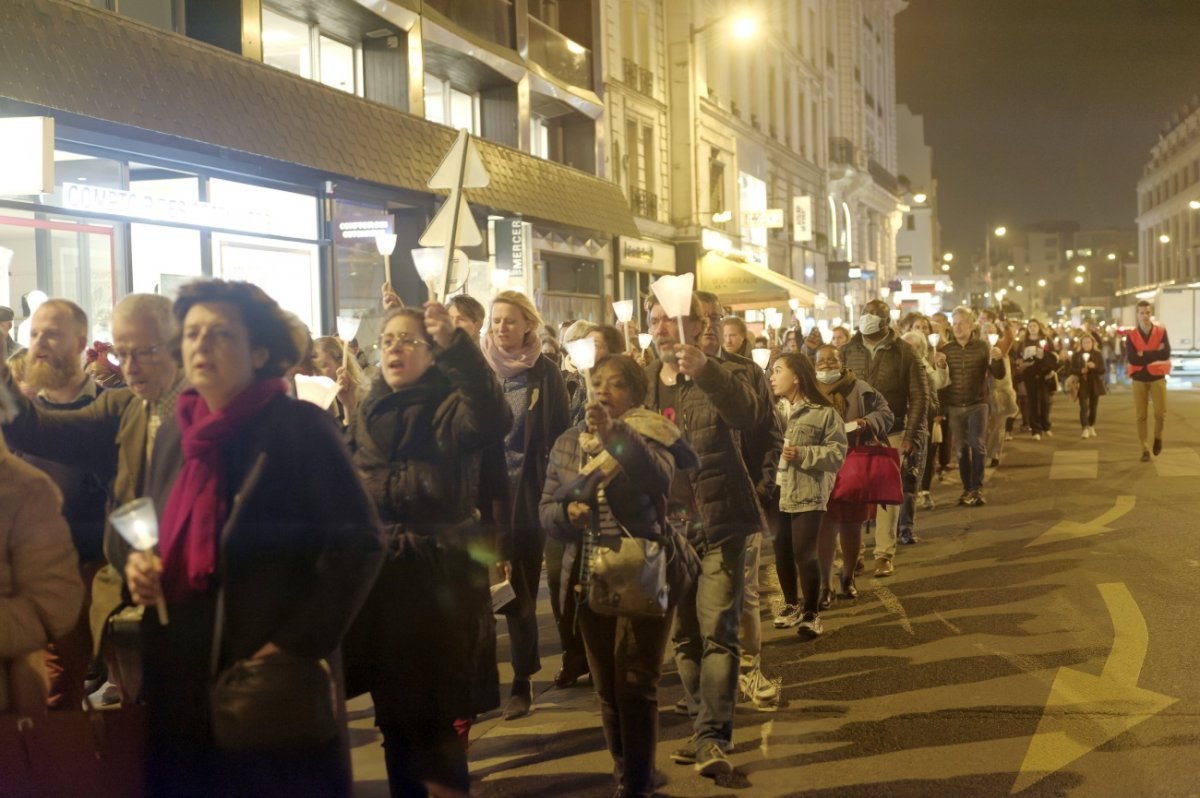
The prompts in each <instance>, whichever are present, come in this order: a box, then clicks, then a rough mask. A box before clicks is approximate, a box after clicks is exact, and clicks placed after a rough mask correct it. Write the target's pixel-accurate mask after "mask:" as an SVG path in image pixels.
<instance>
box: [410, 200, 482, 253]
mask: <svg viewBox="0 0 1200 798" xmlns="http://www.w3.org/2000/svg"><path fill="white" fill-rule="evenodd" d="M453 211H454V204H453V203H452V202H450V200H448V199H447V200H446V201H445V202H443V203H442V207H441V208H439V209H438V212H437V214H436V215H435V216H434V217H433V221H432V222H430V223H429V227H426V228H425V232H424V233H422V234H421V237H420V238H419V239H418V241H419V242H420V244H421V246H423V247H444V246H446V245H447V244H449V243H450V225H452V224H453V223H454V222H453V216H454V213H453ZM482 243H483V236H482V235H481V234H480V232H479V226H478V225H477V224H475V217H474V216H472V215H471V209H470V207H468V205H467V198H466V197H464V196H462V195H461V194H460V195H459V197H458V232H457V234H456V235H455V236H454V246H456V247H477V246H479V245H480V244H482Z"/></svg>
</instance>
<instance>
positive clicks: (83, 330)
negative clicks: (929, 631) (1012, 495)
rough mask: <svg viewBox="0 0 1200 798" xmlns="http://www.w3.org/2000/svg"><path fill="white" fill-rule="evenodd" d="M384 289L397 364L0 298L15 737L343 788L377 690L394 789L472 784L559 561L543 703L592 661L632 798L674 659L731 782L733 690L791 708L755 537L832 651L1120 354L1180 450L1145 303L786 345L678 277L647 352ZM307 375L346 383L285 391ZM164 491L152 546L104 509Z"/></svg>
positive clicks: (181, 305)
mask: <svg viewBox="0 0 1200 798" xmlns="http://www.w3.org/2000/svg"><path fill="white" fill-rule="evenodd" d="M383 307H384V310H385V313H386V315H385V317H384V319H383V321H382V326H381V330H382V332H381V334H380V337H379V340H378V346H377V348H376V349H375V350H374V351H376V352H377V353H378V361H377V362H371V359H370V358H368V357H367V356H366V354H365V353H364V352H361V351H350V348H349V347H350V344H349V342H342V341H340V340H338V339H335V338H330V337H324V338H317V339H316V340H313V339H312V338H311V337H310V335H309V332H308V330H307V329H305V328H304V327H303V325H301V324H300V323H299V322H298V321H297V320H296V319H295V318H294V317H292V316H290V314H287V313H286V312H284V311H283V310H282V309H281V308H280V307H279V305H278V304H277V303H276V302H275V301H274V300H273V299H272V298H270V297H269V296H267V295H266V294H264V293H263V292H262V291H261V290H260V289H259V288H257V287H255V286H253V285H251V284H247V283H236V282H223V281H219V280H204V281H197V282H195V283H192V284H189V285H187V286H185V287H183V288H182V289H181V290H180V292H179V295H178V298H177V299H176V300H175V302H174V303H171V302H170V301H168V300H167V299H165V298H163V297H161V296H153V295H145V294H134V295H130V296H128V297H126V298H125V299H123V300H122V301H121V302H120V303H119V304H118V305H117V306H116V308H115V310H114V314H113V337H114V341H113V342H112V343H111V344H107V343H104V342H96V343H94V344H93V345H92V346H91V347H90V348H89V347H88V339H89V336H88V319H87V318H86V316H85V315H84V313H83V311H82V310H80V308H79V307H78V306H76V305H75V304H74V303H72V302H70V301H67V300H62V299H51V300H49V301H47V302H46V303H44V304H43V305H41V306H40V307H39V308H37V310H36V311H35V312H34V313H33V316H32V319H31V320H30V321H31V323H30V337H29V346H28V348H27V349H19V348H18V347H17V346H16V344H15V342H13V341H11V339H10V338H9V337H8V334H7V332H8V327H11V321H12V314H11V313H8V314H7V316H6V317H4V316H0V322H5V321H6V322H7V323H8V324H7V325H3V324H0V333H3V334H0V354H2V355H4V356H5V358H6V360H7V368H6V369H3V376H4V378H5V379H4V383H3V384H4V385H5V386H6V387H3V388H0V422H3V426H2V430H3V438H2V439H0V613H2V614H3V616H4V618H5V622H4V624H3V625H0V666H2V668H3V671H0V717H12V716H22V717H25V716H28V717H33V716H36V715H37V714H38V713H40V712H44V711H45V709H46V708H47V707H49V708H50V709H51V710H52V711H78V710H79V709H80V708H81V707H82V706H84V705H85V704H88V705H91V706H93V707H94V706H98V705H114V706H116V705H121V706H127V707H128V706H139V707H143V708H144V710H145V722H146V741H147V746H148V748H147V752H146V756H145V790H146V792H147V793H148V794H152V795H219V794H229V795H256V796H257V795H300V794H304V795H316V794H322V795H338V794H347V793H348V792H349V790H350V775H349V765H348V763H349V759H348V754H347V750H348V749H347V740H346V718H345V709H344V699H345V697H346V696H355V695H361V694H367V693H369V694H370V696H371V698H372V701H373V704H374V712H375V722H376V724H377V725H378V727H379V729H380V731H381V734H382V738H383V747H384V752H385V762H386V765H387V773H388V781H389V784H390V788H391V792H392V794H393V795H397V796H410V795H427V794H431V795H466V794H469V792H470V774H469V768H468V755H467V750H468V746H467V743H468V739H469V732H470V727H471V723H472V720H473V719H474V718H475V717H477V716H479V715H481V714H483V713H487V712H490V711H492V710H495V709H497V708H500V709H501V712H502V714H503V717H504V718H505V719H506V720H513V719H517V718H520V717H522V716H524V715H526V714H528V713H529V712H530V711H531V708H532V706H533V702H534V692H533V678H534V676H535V675H536V674H537V673H538V672H539V671H540V670H541V669H542V663H541V660H540V658H539V640H538V623H537V617H536V603H537V596H538V591H539V588H540V585H541V578H542V577H541V574H542V571H543V569H544V570H545V573H546V582H547V586H548V588H549V594H550V603H551V608H552V611H553V615H554V618H555V622H556V627H557V632H558V638H559V640H558V642H559V644H560V646H561V650H562V659H561V663H560V664H559V668H558V672H557V675H556V676H555V679H554V682H555V685H556V686H557V687H558V688H561V689H568V688H571V687H573V686H575V685H576V684H577V683H578V682H579V680H580V679H581V678H584V677H585V676H587V677H589V678H590V682H591V684H592V685H593V686H594V689H595V690H596V692H597V694H598V696H599V699H600V707H601V712H600V716H601V721H602V726H603V735H604V740H605V741H606V743H607V746H608V749H609V751H610V752H611V755H612V758H613V762H614V765H615V774H616V781H617V783H616V788H615V789H616V794H617V795H618V796H645V795H650V794H652V793H653V791H654V786H655V783H656V762H655V749H656V746H657V738H658V714H659V697H658V684H659V681H660V677H661V674H662V668H663V663H664V660H665V659H666V656H667V655H666V652H667V649H668V646H670V647H671V649H672V651H673V661H674V665H675V667H676V669H677V670H678V674H679V677H680V680H681V682H682V684H683V688H684V698H683V699H682V700H681V701H680V702H679V704H678V705H677V706H676V710H677V711H679V712H682V713H686V714H687V715H688V716H689V717H690V718H691V719H692V723H693V727H692V728H693V734H692V736H691V737H690V739H689V740H687V741H686V742H685V744H683V745H682V746H681V747H680V748H679V749H678V750H677V751H675V752H673V753H672V755H671V759H672V760H673V761H674V762H675V763H678V764H680V765H686V766H690V767H692V768H694V770H695V771H697V772H699V773H701V774H703V775H706V776H717V775H721V774H725V773H728V772H730V770H731V769H732V766H731V764H730V761H729V758H728V752H729V750H730V748H731V744H732V740H733V724H734V706H735V704H736V703H737V702H738V701H747V702H750V703H751V704H752V705H753V706H754V707H755V708H757V709H761V710H766V711H769V710H771V709H774V708H775V707H777V706H778V705H779V701H780V694H779V693H780V687H779V682H778V681H777V680H773V679H771V678H769V677H768V676H766V675H764V674H763V671H762V666H761V647H762V633H761V627H760V624H761V618H762V611H761V609H760V585H759V573H760V556H761V548H762V546H763V545H764V543H765V542H766V541H773V546H774V553H775V563H776V570H777V573H778V576H779V582H780V585H779V587H780V592H781V593H782V602H781V603H780V604H779V605H778V606H777V608H776V609H775V611H774V613H773V618H772V621H771V622H772V623H773V625H774V626H775V627H776V628H780V629H795V630H796V633H797V634H798V635H799V636H800V637H802V638H805V639H812V638H815V637H818V636H820V635H821V634H822V633H823V620H822V613H823V612H824V611H825V610H827V609H828V608H830V607H831V606H832V605H833V603H834V602H835V601H853V600H854V599H855V598H856V597H857V595H858V588H857V587H856V584H855V578H856V573H858V572H860V571H861V570H862V569H864V567H865V568H871V566H870V565H866V566H864V562H863V561H864V559H866V560H867V561H868V562H869V561H870V560H873V574H874V576H875V577H877V578H884V577H888V576H891V575H892V574H893V573H894V572H895V567H896V564H895V561H896V555H897V551H898V547H899V546H902V545H907V544H913V543H916V542H918V541H919V540H920V538H919V536H918V534H917V524H916V516H917V513H918V512H919V511H924V510H928V509H931V508H932V507H933V506H934V505H933V501H932V499H931V495H930V487H931V483H932V480H933V479H935V478H936V479H938V480H942V479H944V478H945V477H944V473H943V472H946V471H948V470H950V469H951V467H952V464H953V463H954V461H957V468H958V477H959V479H960V480H961V483H962V493H961V496H960V497H959V500H958V503H959V504H960V505H964V506H968V507H974V506H979V505H982V504H985V503H986V499H985V495H984V493H983V479H984V474H985V469H987V468H988V467H996V466H998V465H1000V463H1001V462H1002V460H1003V458H1004V443H1005V441H1006V440H1011V439H1012V436H1013V435H1015V434H1021V433H1022V432H1027V433H1028V434H1029V435H1031V436H1032V438H1033V439H1034V440H1042V439H1043V438H1046V437H1050V436H1052V435H1053V433H1054V432H1055V430H1054V429H1053V426H1052V424H1051V418H1050V417H1051V414H1050V406H1051V403H1052V402H1053V401H1055V397H1056V396H1061V397H1064V398H1065V397H1066V396H1070V397H1071V401H1077V402H1078V405H1079V426H1080V435H1081V437H1083V438H1091V437H1095V436H1096V414H1097V410H1098V406H1099V399H1100V397H1101V396H1103V395H1104V394H1105V392H1106V391H1107V390H1108V388H1109V386H1111V385H1112V384H1113V383H1114V381H1115V379H1116V378H1117V375H1119V374H1122V373H1123V372H1128V374H1129V376H1131V378H1132V379H1133V381H1134V386H1135V390H1134V395H1135V399H1136V400H1137V401H1138V402H1139V414H1138V418H1139V433H1140V437H1141V440H1142V441H1143V446H1144V449H1145V452H1144V453H1143V459H1149V458H1150V452H1151V451H1153V453H1154V454H1155V455H1157V454H1158V453H1159V451H1161V448H1162V425H1163V412H1164V409H1165V402H1166V395H1165V391H1164V390H1163V385H1162V380H1163V376H1164V372H1165V370H1167V368H1169V366H1166V367H1165V366H1163V363H1164V362H1166V363H1169V352H1170V344H1169V341H1167V339H1166V335H1165V331H1163V330H1162V328H1161V327H1157V326H1155V325H1153V323H1152V322H1151V312H1152V309H1150V308H1148V307H1146V308H1143V307H1139V309H1138V313H1139V329H1135V330H1133V331H1131V333H1130V334H1129V336H1128V339H1127V340H1126V342H1124V343H1122V342H1121V341H1120V340H1119V339H1117V338H1116V337H1114V334H1113V333H1112V331H1110V330H1105V329H1095V328H1092V327H1091V326H1090V325H1086V324H1085V325H1084V326H1083V327H1082V328H1080V329H1071V330H1066V329H1058V328H1053V327H1050V326H1047V325H1044V324H1041V323H1039V322H1038V321H1035V320H1030V321H1028V322H1026V323H1023V324H1021V323H1016V322H1012V321H1006V320H1004V319H999V318H997V317H996V316H995V314H993V313H990V312H988V311H985V312H984V313H982V314H980V315H979V316H977V315H976V313H974V312H973V311H972V310H970V309H968V308H963V307H960V308H956V309H955V310H954V311H953V313H952V314H950V315H949V316H946V315H944V314H934V315H933V316H930V317H926V316H923V315H920V314H917V313H910V314H908V315H906V316H904V317H902V318H900V319H898V320H895V321H894V320H893V317H892V315H891V309H890V308H889V306H888V305H887V303H886V302H884V301H882V300H879V299H876V300H872V301H870V302H867V303H866V305H865V306H864V307H863V308H862V312H861V315H860V316H859V319H858V329H857V330H856V331H853V332H852V331H850V330H847V329H845V328H844V327H838V328H836V329H834V330H833V331H832V335H831V336H830V340H828V341H826V340H825V338H824V336H823V335H822V333H821V331H820V330H819V329H817V328H814V329H812V330H811V331H800V330H794V329H793V330H788V331H786V333H785V334H784V335H783V336H782V339H781V340H780V341H779V342H777V343H776V342H774V341H769V340H767V339H765V338H758V339H755V338H754V336H753V335H752V333H751V331H750V329H749V328H748V327H747V325H746V323H745V321H744V320H742V319H740V318H737V317H734V316H727V315H726V314H725V312H724V309H723V307H722V305H721V302H720V298H719V297H717V296H714V295H712V294H707V293H704V292H695V293H694V294H693V295H692V297H691V302H690V307H689V308H688V310H687V312H686V314H682V315H680V316H677V317H676V316H672V315H670V314H669V313H668V310H667V308H666V307H665V306H664V304H663V302H662V301H660V300H659V298H658V296H657V295H655V294H652V295H651V296H649V297H648V298H647V303H646V307H645V312H646V315H645V318H646V319H647V324H648V333H649V336H650V344H649V345H648V346H646V345H645V344H644V343H643V344H642V345H639V341H638V340H637V339H636V338H635V337H634V336H633V335H628V339H627V337H626V335H627V334H628V333H630V331H631V330H630V327H629V325H625V326H624V328H622V327H618V326H614V325H606V324H590V323H587V322H574V323H572V324H569V325H564V326H563V328H562V330H563V331H562V334H561V336H559V335H556V334H555V333H554V332H552V329H553V328H550V327H548V326H547V325H546V324H545V321H544V320H543V319H542V318H541V316H540V314H539V312H538V309H537V308H536V307H535V305H534V304H533V302H532V301H531V300H530V299H529V298H528V297H527V296H526V295H524V294H522V293H519V292H513V291H507V292H503V293H500V294H498V295H496V296H495V297H493V298H492V299H491V301H490V302H489V303H488V305H487V306H486V307H485V306H484V305H483V304H481V303H480V302H479V301H477V300H475V299H473V298H471V297H469V296H455V297H452V298H451V299H449V300H448V301H447V302H446V303H445V304H444V305H443V304H441V303H438V302H430V303H427V304H426V305H424V306H423V307H422V308H412V307H404V306H403V305H402V303H401V302H400V299H399V297H398V296H396V295H395V294H394V293H392V292H391V290H390V288H389V287H388V286H385V287H384V295H383ZM0 310H3V309H0ZM584 339H587V340H589V341H590V344H589V345H588V346H587V347H586V348H585V350H584V351H586V352H587V355H586V357H585V358H580V357H579V356H576V358H575V359H578V360H579V361H580V362H578V363H576V362H574V360H573V358H572V357H571V356H570V355H568V354H567V352H568V351H572V352H574V351H575V350H574V349H572V348H571V347H572V346H573V345H574V344H575V342H577V341H580V340H584ZM756 349H758V350H769V353H767V354H766V357H758V356H759V355H760V354H763V353H762V352H755V351H754V350H756ZM85 351H86V352H87V357H86V358H85V357H84V353H85ZM593 354H594V358H593V356H592V355H593ZM756 357H757V358H758V361H757V362H756ZM585 360H586V362H584V361H585ZM764 360H765V362H766V365H765V368H764V366H763V365H762V362H763V361H764ZM0 362H4V361H3V360H0ZM582 366H587V368H583V367H582ZM311 376H324V377H326V378H328V380H329V382H328V383H327V384H328V385H329V386H330V390H331V394H330V396H329V397H328V399H327V401H325V402H319V401H318V402H315V403H314V402H311V401H299V400H298V399H297V398H296V397H297V394H298V390H297V385H298V381H299V380H300V379H301V378H302V377H311ZM333 394H336V395H333ZM1064 398H1060V399H1059V401H1063V400H1064ZM1148 403H1149V404H1153V408H1154V419H1155V426H1154V433H1153V437H1150V435H1149V433H1148V429H1147V419H1148V414H1147V405H1148ZM139 499H149V500H151V501H152V505H151V506H152V508H153V514H152V516H151V519H152V520H151V522H150V523H149V526H154V523H153V520H156V521H157V524H156V526H157V535H156V537H154V538H151V539H148V540H147V539H141V542H139V540H138V539H134V538H129V539H127V538H126V537H124V536H123V535H122V534H120V530H121V529H123V528H124V526H125V525H124V524H123V523H115V524H114V523H110V521H120V519H121V517H122V516H124V515H125V513H126V512H127V511H128V512H133V510H134V509H136V508H137V507H139V506H142V505H137V504H134V505H132V507H131V503H134V502H135V500H139ZM143 523H146V522H143ZM142 531H145V530H144V529H143V530H142ZM864 534H867V535H870V536H873V543H872V546H873V548H872V551H871V553H870V555H869V556H868V557H864ZM839 551H840V566H839V564H838V563H839V559H838V553H839ZM763 592H766V591H763ZM496 612H498V613H499V614H500V615H501V616H502V617H503V619H504V623H505V624H506V627H507V633H508V639H509V649H510V657H511V664H512V673H513V677H512V682H511V684H509V685H505V686H504V687H506V688H507V696H506V697H504V696H503V695H502V693H503V691H502V685H501V684H500V682H499V676H498V673H499V671H498V667H497V645H496V620H495V619H496V617H497V615H496V614H495V613H496ZM89 696H90V698H89ZM93 711H94V710H93Z"/></svg>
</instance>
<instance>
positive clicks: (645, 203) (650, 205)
mask: <svg viewBox="0 0 1200 798" xmlns="http://www.w3.org/2000/svg"><path fill="white" fill-rule="evenodd" d="M629 205H630V207H632V208H633V212H634V214H635V215H636V216H640V217H642V218H643V219H657V218H658V195H657V194H655V193H653V192H651V191H646V190H644V189H640V188H635V189H630V192H629Z"/></svg>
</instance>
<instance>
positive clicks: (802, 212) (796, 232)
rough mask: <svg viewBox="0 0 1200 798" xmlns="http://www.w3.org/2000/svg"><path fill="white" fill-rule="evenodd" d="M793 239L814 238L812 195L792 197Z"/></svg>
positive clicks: (807, 239)
mask: <svg viewBox="0 0 1200 798" xmlns="http://www.w3.org/2000/svg"><path fill="white" fill-rule="evenodd" d="M792 240H793V241H812V240H813V201H812V197H809V196H802V197H792Z"/></svg>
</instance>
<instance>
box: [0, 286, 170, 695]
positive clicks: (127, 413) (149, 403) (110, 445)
mask: <svg viewBox="0 0 1200 798" xmlns="http://www.w3.org/2000/svg"><path fill="white" fill-rule="evenodd" d="M60 302H62V301H61V300H50V301H48V302H46V304H45V305H43V306H42V307H41V308H38V311H37V313H35V314H34V323H33V333H32V335H31V344H32V345H31V347H30V355H31V357H37V353H38V352H39V351H40V350H39V349H38V347H39V346H41V345H42V342H45V343H46V344H47V345H46V346H45V347H44V348H45V349H46V351H47V353H51V352H54V351H56V350H55V349H54V348H53V347H51V346H49V345H48V344H49V343H50V340H51V339H52V338H53V337H54V336H55V335H56V334H57V335H61V334H62V333H61V332H60V333H54V332H52V331H51V330H50V328H49V326H47V325H40V324H39V314H41V313H42V311H43V308H46V307H47V306H50V307H51V308H52V309H53V308H54V307H55V306H56V305H58V303H60ZM79 313H82V311H79ZM85 319H86V317H85ZM64 324H65V322H64ZM75 326H78V325H77V324H76V325H75ZM43 328H44V331H43ZM174 329H175V321H174V316H173V315H172V313H171V302H170V300H169V299H167V298H166V297H163V296H156V295H152V294H130V295H129V296H127V297H125V298H124V299H123V300H121V302H120V303H118V304H117V306H116V308H115V309H114V311H113V337H114V339H115V342H114V346H113V349H114V353H115V355H116V358H117V360H118V362H119V364H120V368H121V372H122V374H123V375H124V378H125V383H126V385H127V386H128V387H127V388H117V389H113V390H106V391H103V392H101V393H100V394H99V395H98V396H95V395H94V393H93V396H94V397H95V398H94V400H90V401H88V402H81V401H78V400H76V401H75V402H68V403H66V404H65V406H64V404H63V403H62V402H42V401H35V402H30V401H29V400H27V399H24V398H23V397H20V396H19V395H17V394H16V392H15V391H14V392H13V393H14V395H15V396H16V398H17V401H18V403H20V405H21V407H20V411H21V412H20V413H19V414H18V415H17V417H16V419H15V420H13V421H12V422H10V423H9V424H6V425H4V426H3V427H2V428H0V431H3V433H4V437H5V439H6V440H7V441H8V443H9V445H10V446H11V447H12V448H14V449H17V450H20V451H21V452H23V453H25V454H28V455H34V456H37V457H40V458H44V459H45V460H47V461H53V463H54V464H56V465H57V466H59V467H61V466H63V465H70V466H72V467H75V468H79V469H83V470H85V471H86V472H88V473H90V474H92V475H94V478H95V479H98V481H99V483H100V484H101V485H107V486H108V496H109V497H111V504H110V505H109V509H115V508H117V507H119V506H121V505H123V504H125V503H127V502H130V501H132V500H134V499H136V498H137V497H138V496H140V495H141V493H142V485H143V482H144V480H145V477H146V472H147V467H148V465H149V461H150V452H151V451H152V449H153V446H154V439H155V435H156V434H157V432H158V430H159V428H160V427H161V426H162V424H163V421H164V420H166V419H167V418H168V417H170V415H171V414H172V413H174V412H175V400H176V399H178V398H179V394H180V392H181V391H182V390H183V388H184V384H183V372H182V371H181V369H180V368H179V365H178V363H177V362H176V358H175V356H174V354H173V353H172V352H171V349H170V342H171V339H172V337H173V336H174ZM74 334H75V340H77V341H78V346H79V349H78V352H76V354H75V357H74V362H76V363H78V362H79V352H82V351H83V347H84V346H86V343H87V329H86V326H85V327H84V329H82V330H78V329H76V330H74ZM44 359H45V360H50V359H52V358H51V356H50V355H49V354H47V357H46V358H44ZM2 362H3V361H2V360H0V364H2ZM60 365H61V364H60ZM63 368H65V366H63ZM81 373H82V371H81ZM0 376H3V378H4V379H5V380H6V381H11V377H10V375H9V374H8V372H7V369H5V368H4V367H3V366H2V365H0ZM66 382H67V383H69V382H71V381H70V380H67V381H66ZM11 387H12V386H11V385H10V388H11ZM76 387H78V386H77V385H76ZM72 390H74V389H73V388H72V387H71V386H70V385H65V387H64V389H63V391H60V392H57V393H56V394H55V395H54V397H51V398H56V399H63V398H64V397H65V396H66V394H67V393H70V392H71V391H72ZM84 393H86V391H84ZM80 396H82V393H81V394H80ZM100 496H101V506H100V512H101V517H100V524H101V526H100V530H101V532H100V534H98V535H96V539H95V540H94V541H89V542H88V543H87V544H86V547H87V549H88V550H87V551H86V552H85V551H84V550H83V548H81V551H80V559H81V561H84V559H85V557H86V558H88V559H92V560H96V561H100V562H102V561H103V560H104V559H107V561H108V563H109V564H108V565H105V566H103V567H102V568H99V570H98V572H97V573H96V577H95V586H94V590H93V597H92V609H91V612H90V614H91V617H92V618H94V619H96V624H97V625H98V626H99V628H93V630H92V631H93V634H94V636H95V639H96V640H99V638H100V635H99V632H100V631H102V629H103V625H102V624H103V622H104V620H105V619H106V618H107V617H108V615H109V613H110V612H111V611H112V610H113V609H115V608H116V607H117V606H118V605H119V604H120V602H121V583H122V579H121V576H120V574H121V573H123V571H124V560H125V557H126V555H127V554H128V550H127V549H126V547H125V544H124V543H123V541H121V539H120V537H119V536H118V535H116V534H113V533H112V532H111V531H110V532H109V533H108V534H103V510H104V503H103V502H104V491H103V489H102V490H101V493H100ZM101 537H102V539H103V543H102V544H101ZM77 545H78V544H77ZM101 548H102V549H103V550H102V551H101ZM85 620H86V615H85ZM111 675H112V674H111V673H110V676H111ZM124 687H125V688H127V690H126V692H124V694H123V696H122V697H123V698H124V699H125V700H134V699H136V695H135V694H132V693H131V692H129V691H131V690H133V689H134V688H133V686H132V685H125V686H124ZM111 698H112V697H111V695H110V696H109V697H107V698H106V700H111ZM79 705H80V702H79V701H76V702H75V703H74V705H73V706H72V708H78V706H79Z"/></svg>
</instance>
